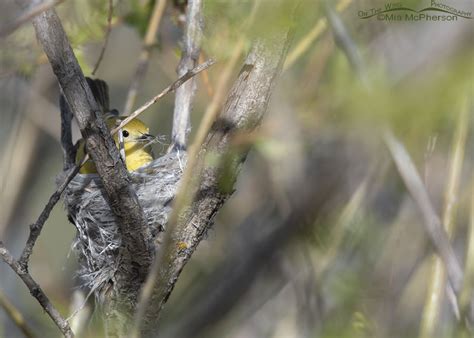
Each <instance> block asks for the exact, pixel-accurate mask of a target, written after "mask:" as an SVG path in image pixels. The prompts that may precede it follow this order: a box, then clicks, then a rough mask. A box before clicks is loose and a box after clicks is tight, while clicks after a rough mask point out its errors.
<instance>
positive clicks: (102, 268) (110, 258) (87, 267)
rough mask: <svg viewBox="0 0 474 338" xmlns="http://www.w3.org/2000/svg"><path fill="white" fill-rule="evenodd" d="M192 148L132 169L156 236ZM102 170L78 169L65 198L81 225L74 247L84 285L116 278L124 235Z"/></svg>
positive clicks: (98, 285)
mask: <svg viewBox="0 0 474 338" xmlns="http://www.w3.org/2000/svg"><path fill="white" fill-rule="evenodd" d="M185 161H186V154H185V153H183V152H172V153H170V154H167V155H164V156H162V157H160V158H158V159H156V160H154V161H153V162H152V163H150V164H149V165H147V166H145V167H143V168H140V169H139V170H138V171H135V172H133V173H131V177H132V185H133V187H134V188H135V191H136V193H137V196H138V199H139V201H140V204H141V206H142V208H143V211H144V213H145V215H146V218H147V221H148V226H149V227H150V233H151V238H150V239H149V240H150V241H154V240H155V239H156V238H157V236H159V235H160V233H161V232H162V231H163V229H164V226H165V224H166V222H167V220H168V215H169V213H170V211H171V202H172V200H173V198H174V196H175V194H176V190H177V185H178V181H179V179H180V178H181V176H182V172H183V168H184V166H185ZM104 196H105V191H104V188H103V185H102V182H101V179H100V177H99V176H98V175H97V174H88V175H81V174H79V175H77V176H76V177H75V178H74V179H73V180H72V181H71V182H70V184H69V185H68V188H67V189H66V190H65V193H64V203H65V206H66V209H67V211H68V214H69V216H70V219H71V221H72V222H73V223H74V225H75V226H76V228H77V234H76V238H75V239H74V242H73V251H74V252H75V253H76V254H77V256H78V261H79V265H80V267H79V269H78V272H77V274H78V277H79V280H80V284H81V287H85V288H87V289H89V290H90V292H93V291H95V294H96V295H98V292H99V293H100V291H101V290H102V289H103V288H104V287H105V286H106V284H107V283H108V282H109V281H111V280H113V278H114V275H115V272H116V271H117V268H118V266H117V262H118V261H119V260H118V259H117V256H118V252H119V248H120V244H121V239H120V235H119V230H118V225H117V223H116V218H115V215H114V213H113V212H112V210H111V209H110V207H109V205H108V203H107V202H106V200H105V198H104Z"/></svg>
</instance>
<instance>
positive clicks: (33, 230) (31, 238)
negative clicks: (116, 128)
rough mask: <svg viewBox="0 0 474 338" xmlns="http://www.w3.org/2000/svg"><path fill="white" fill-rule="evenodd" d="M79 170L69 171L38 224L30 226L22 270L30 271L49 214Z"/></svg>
mask: <svg viewBox="0 0 474 338" xmlns="http://www.w3.org/2000/svg"><path fill="white" fill-rule="evenodd" d="M79 169H80V166H75V167H73V168H71V169H69V172H68V173H67V174H66V176H65V178H64V180H63V182H62V183H61V184H60V185H59V187H58V188H57V189H56V191H55V192H54V193H53V194H52V195H51V197H50V198H49V201H48V203H47V204H46V206H45V207H44V208H43V211H42V212H41V214H40V215H39V217H38V219H37V220H36V222H35V223H34V224H32V225H30V234H29V235H28V240H27V241H26V244H25V248H24V249H23V252H22V253H21V257H20V259H19V261H18V263H19V264H20V266H21V267H22V269H24V270H25V271H28V262H29V259H30V256H31V254H32V252H33V247H34V246H35V243H36V240H37V239H38V237H39V235H40V234H41V230H42V229H43V226H44V223H45V222H46V220H47V219H48V217H49V214H50V213H51V210H53V208H54V206H55V205H56V203H58V201H59V199H60V198H61V194H62V193H63V191H64V190H65V189H66V187H67V185H68V184H69V182H71V180H72V179H73V178H74V176H76V174H77V173H78V172H79Z"/></svg>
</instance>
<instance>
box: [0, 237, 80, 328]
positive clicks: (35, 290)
mask: <svg viewBox="0 0 474 338" xmlns="http://www.w3.org/2000/svg"><path fill="white" fill-rule="evenodd" d="M0 256H1V257H2V258H3V260H4V261H5V263H7V264H8V265H9V266H10V267H11V268H12V270H13V271H15V273H16V274H17V275H18V277H20V278H21V280H22V281H23V283H25V285H26V287H27V288H28V289H29V290H30V293H31V295H32V296H33V297H35V298H36V300H37V301H38V302H39V303H40V305H41V306H42V307H43V309H44V310H45V311H46V313H47V314H48V315H49V317H50V318H51V319H52V320H53V321H54V323H55V324H56V325H57V327H58V328H59V329H60V330H61V332H62V333H63V335H64V336H65V337H74V334H73V333H72V331H71V328H70V327H69V324H68V322H67V321H66V320H65V319H64V318H63V317H62V316H61V314H60V313H59V312H58V310H56V308H55V307H54V306H53V304H51V301H50V300H49V298H48V297H47V296H46V295H45V293H44V292H43V290H42V289H41V287H40V286H39V285H38V283H36V281H35V280H34V279H33V278H32V277H31V275H30V274H29V273H28V271H26V270H25V269H24V268H23V267H22V266H21V265H20V264H19V263H18V262H17V261H16V260H15V259H14V258H13V256H12V255H11V254H10V252H9V251H8V250H7V248H5V246H4V245H3V243H2V242H0Z"/></svg>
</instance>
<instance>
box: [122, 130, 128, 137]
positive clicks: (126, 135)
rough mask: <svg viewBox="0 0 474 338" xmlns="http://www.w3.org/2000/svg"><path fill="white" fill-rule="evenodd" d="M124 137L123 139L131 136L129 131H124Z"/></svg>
mask: <svg viewBox="0 0 474 338" xmlns="http://www.w3.org/2000/svg"><path fill="white" fill-rule="evenodd" d="M122 135H123V137H128V135H130V134H129V133H128V131H127V130H124V131H123V132H122Z"/></svg>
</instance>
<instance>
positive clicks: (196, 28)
mask: <svg viewBox="0 0 474 338" xmlns="http://www.w3.org/2000/svg"><path fill="white" fill-rule="evenodd" d="M202 26H203V18H202V1H201V0H190V1H189V2H188V6H187V9H186V32H185V35H184V41H183V42H184V43H183V48H182V56H181V61H180V62H179V65H178V70H177V72H178V76H182V75H184V74H186V73H187V72H188V71H189V70H191V69H192V68H193V67H195V66H196V65H197V63H198V60H199V54H200V53H201V39H202V29H203V27H202ZM195 92H196V81H195V79H191V81H188V82H187V83H186V84H184V85H183V86H181V87H180V88H178V89H177V90H176V98H175V105H174V114H173V130H172V133H171V141H172V143H171V148H172V149H183V148H185V147H186V143H187V135H188V134H189V130H190V128H189V125H190V123H189V119H190V114H191V110H192V102H193V99H194V94H195Z"/></svg>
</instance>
